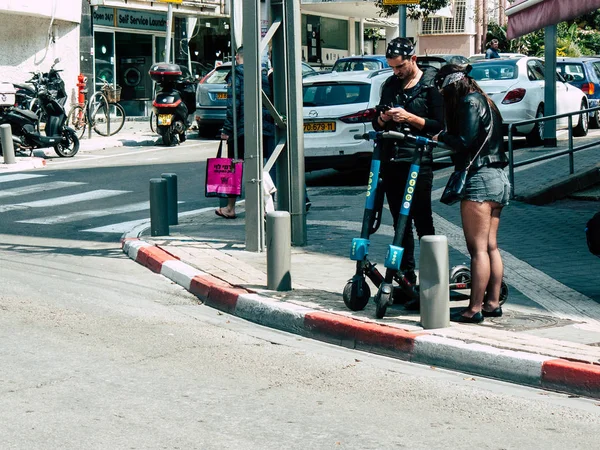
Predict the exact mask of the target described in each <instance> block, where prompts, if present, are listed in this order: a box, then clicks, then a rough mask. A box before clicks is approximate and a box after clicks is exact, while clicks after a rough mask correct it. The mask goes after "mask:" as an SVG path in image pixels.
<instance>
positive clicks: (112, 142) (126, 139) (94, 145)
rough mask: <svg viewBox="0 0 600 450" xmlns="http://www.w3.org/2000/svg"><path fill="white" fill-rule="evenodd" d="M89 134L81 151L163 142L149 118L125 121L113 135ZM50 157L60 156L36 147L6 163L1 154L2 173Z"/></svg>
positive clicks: (34, 166) (36, 164)
mask: <svg viewBox="0 0 600 450" xmlns="http://www.w3.org/2000/svg"><path fill="white" fill-rule="evenodd" d="M88 136H89V135H88V132H87V130H86V132H85V133H84V136H83V137H82V138H81V139H80V140H79V153H85V152H93V151H97V150H104V149H107V148H114V147H144V146H152V145H156V144H160V143H161V138H160V136H158V135H157V134H156V133H154V132H152V130H151V129H150V124H149V122H148V119H147V118H140V120H127V121H125V124H124V125H123V129H121V131H119V132H118V133H117V134H115V135H113V136H106V137H104V136H100V135H99V134H97V133H96V132H94V131H92V136H91V138H90V137H88ZM75 156H77V155H75ZM50 158H58V155H57V154H56V152H55V151H54V149H53V148H39V149H35V150H34V151H33V153H32V154H31V155H27V156H21V155H17V156H15V164H4V158H3V157H2V156H0V174H2V173H7V172H18V171H21V170H30V169H39V168H42V167H46V166H47V162H48V159H50Z"/></svg>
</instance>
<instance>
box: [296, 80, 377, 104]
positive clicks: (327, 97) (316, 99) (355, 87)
mask: <svg viewBox="0 0 600 450" xmlns="http://www.w3.org/2000/svg"><path fill="white" fill-rule="evenodd" d="M370 88H371V85H369V84H363V83H360V84H337V83H336V84H313V85H309V86H304V88H303V90H302V91H303V95H302V102H303V105H304V106H335V105H349V104H351V103H366V102H368V101H369V92H370Z"/></svg>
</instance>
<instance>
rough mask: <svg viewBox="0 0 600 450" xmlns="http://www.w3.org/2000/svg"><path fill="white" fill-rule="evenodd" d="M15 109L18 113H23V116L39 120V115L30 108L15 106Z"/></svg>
mask: <svg viewBox="0 0 600 450" xmlns="http://www.w3.org/2000/svg"><path fill="white" fill-rule="evenodd" d="M15 111H16V112H17V113H18V114H21V115H22V116H25V117H27V118H29V119H31V120H34V121H37V120H38V115H37V114H36V113H34V112H33V111H30V110H28V109H17V108H15Z"/></svg>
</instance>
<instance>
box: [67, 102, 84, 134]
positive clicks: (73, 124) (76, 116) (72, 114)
mask: <svg viewBox="0 0 600 450" xmlns="http://www.w3.org/2000/svg"><path fill="white" fill-rule="evenodd" d="M67 126H68V127H70V128H72V129H73V130H74V131H75V134H76V135H77V137H78V138H79V139H81V138H82V137H83V135H84V134H85V129H86V128H87V115H86V114H85V109H83V107H81V106H79V105H75V106H73V107H72V108H71V110H70V111H69V115H68V116H67Z"/></svg>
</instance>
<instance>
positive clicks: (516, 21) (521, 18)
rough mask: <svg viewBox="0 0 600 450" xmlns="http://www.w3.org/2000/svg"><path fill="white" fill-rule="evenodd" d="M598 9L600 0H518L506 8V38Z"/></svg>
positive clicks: (518, 35)
mask: <svg viewBox="0 0 600 450" xmlns="http://www.w3.org/2000/svg"><path fill="white" fill-rule="evenodd" d="M597 9H600V0H518V1H517V2H515V3H513V4H512V6H511V7H510V8H507V9H506V15H507V16H508V33H507V34H508V38H509V39H515V38H518V37H520V36H523V35H524V34H527V33H531V32H532V31H537V30H541V29H542V28H545V27H547V26H549V25H555V24H557V23H560V22H564V21H566V20H571V19H574V18H576V17H579V16H582V15H584V14H587V13H589V12H592V11H595V10H597Z"/></svg>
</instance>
